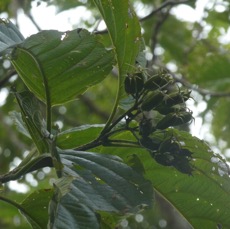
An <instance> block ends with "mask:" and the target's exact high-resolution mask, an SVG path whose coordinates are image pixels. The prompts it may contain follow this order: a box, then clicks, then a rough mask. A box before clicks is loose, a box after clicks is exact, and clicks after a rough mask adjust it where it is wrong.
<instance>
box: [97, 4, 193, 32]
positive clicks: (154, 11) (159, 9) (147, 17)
mask: <svg viewBox="0 0 230 229" xmlns="http://www.w3.org/2000/svg"><path fill="white" fill-rule="evenodd" d="M189 1H191V0H181V1H172V0H168V1H166V2H164V3H162V5H160V6H159V7H158V8H156V9H154V10H153V11H152V12H151V13H150V14H148V15H147V16H145V17H143V18H139V22H143V21H145V20H147V19H149V18H151V17H153V16H155V14H157V13H158V12H160V11H162V10H163V9H164V8H166V7H168V6H169V7H170V8H171V7H173V6H175V5H179V4H183V3H188V2H189ZM94 33H95V34H106V33H108V30H107V29H104V30H101V31H94Z"/></svg>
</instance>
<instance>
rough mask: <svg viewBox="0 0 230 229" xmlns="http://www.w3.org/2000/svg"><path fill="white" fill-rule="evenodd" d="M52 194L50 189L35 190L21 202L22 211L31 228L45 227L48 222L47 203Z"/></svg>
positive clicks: (41, 228)
mask: <svg viewBox="0 0 230 229" xmlns="http://www.w3.org/2000/svg"><path fill="white" fill-rule="evenodd" d="M52 195H53V190H52V189H43V190H37V191H35V192H33V193H31V194H30V195H29V196H28V197H27V198H26V199H25V200H24V201H23V202H22V203H21V206H22V207H23V209H24V210H25V212H22V213H23V215H24V216H25V217H26V218H27V220H28V221H29V223H30V224H31V226H33V229H35V228H40V229H43V228H47V224H48V205H49V202H50V200H51V197H52Z"/></svg>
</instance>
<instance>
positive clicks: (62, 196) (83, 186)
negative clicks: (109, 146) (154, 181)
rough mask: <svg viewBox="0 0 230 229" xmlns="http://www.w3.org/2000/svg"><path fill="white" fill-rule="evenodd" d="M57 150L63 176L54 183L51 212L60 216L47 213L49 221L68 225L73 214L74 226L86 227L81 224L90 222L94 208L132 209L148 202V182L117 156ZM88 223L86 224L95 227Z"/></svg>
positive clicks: (150, 196)
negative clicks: (54, 191) (60, 159)
mask: <svg viewBox="0 0 230 229" xmlns="http://www.w3.org/2000/svg"><path fill="white" fill-rule="evenodd" d="M59 153H60V156H61V158H62V162H63V164H64V177H63V178H61V179H60V180H59V181H58V182H57V183H56V184H55V186H56V194H55V196H54V199H53V201H54V202H53V203H52V205H51V215H52V216H54V215H58V216H60V217H61V218H59V217H51V225H53V224H54V225H57V222H58V223H59V225H60V224H61V222H65V224H67V225H68V228H71V219H73V217H77V218H76V220H74V223H76V225H77V226H78V227H77V228H87V227H84V226H85V224H87V223H90V222H94V220H95V217H96V215H95V214H96V213H95V212H99V211H106V212H111V213H112V212H113V213H119V214H125V213H128V212H133V213H134V212H136V211H138V210H139V207H140V206H143V205H144V206H146V205H147V206H150V205H151V204H152V200H153V192H152V188H151V186H152V185H151V183H150V182H149V181H147V180H145V179H144V178H143V176H142V175H140V174H138V173H137V172H136V171H135V170H133V169H132V168H131V167H129V166H127V165H126V164H124V163H123V162H122V161H121V160H120V158H118V157H115V156H110V155H101V154H97V153H90V152H81V151H74V150H59ZM77 214H79V215H77ZM80 216H81V217H80ZM57 218H59V219H57ZM91 220H92V221H91ZM82 225H84V226H82ZM92 225H94V227H93V226H92ZM92 225H91V226H92V227H88V228H99V227H98V226H97V224H95V223H92ZM60 228H63V227H60ZM65 228H67V227H65Z"/></svg>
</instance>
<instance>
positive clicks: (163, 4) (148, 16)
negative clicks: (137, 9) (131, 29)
mask: <svg viewBox="0 0 230 229" xmlns="http://www.w3.org/2000/svg"><path fill="white" fill-rule="evenodd" d="M189 1H190V0H181V1H172V0H168V1H166V2H164V3H162V4H161V5H160V6H159V7H158V8H156V9H154V10H153V11H152V12H151V13H150V14H148V15H147V16H145V17H143V18H141V19H140V20H139V21H140V22H142V21H145V20H147V19H149V18H151V17H153V16H154V15H155V14H156V13H158V12H159V11H162V10H163V9H164V8H166V7H168V6H170V8H171V7H173V6H175V5H179V4H183V3H188V2H189Z"/></svg>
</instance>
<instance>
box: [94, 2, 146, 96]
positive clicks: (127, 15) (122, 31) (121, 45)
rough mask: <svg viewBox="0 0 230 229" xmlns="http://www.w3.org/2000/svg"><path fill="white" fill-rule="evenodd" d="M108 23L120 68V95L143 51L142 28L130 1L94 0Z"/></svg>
mask: <svg viewBox="0 0 230 229" xmlns="http://www.w3.org/2000/svg"><path fill="white" fill-rule="evenodd" d="M94 2H95V4H96V6H97V7H98V9H99V10H100V13H101V15H102V17H103V19H104V21H105V23H106V25H107V29H108V32H109V34H110V37H111V40H112V44H113V46H114V47H115V53H116V59H117V63H118V70H119V78H120V80H119V87H120V91H119V97H120V96H121V95H122V94H123V93H124V90H123V81H124V78H125V75H126V74H127V73H128V72H133V71H134V70H135V69H134V66H135V60H136V58H137V55H138V53H139V52H140V51H141V50H140V46H141V44H142V42H143V41H142V36H141V29H140V24H139V21H138V18H137V16H136V14H135V12H134V10H133V8H132V6H131V5H130V3H129V1H117V0H104V1H99V0H94Z"/></svg>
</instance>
